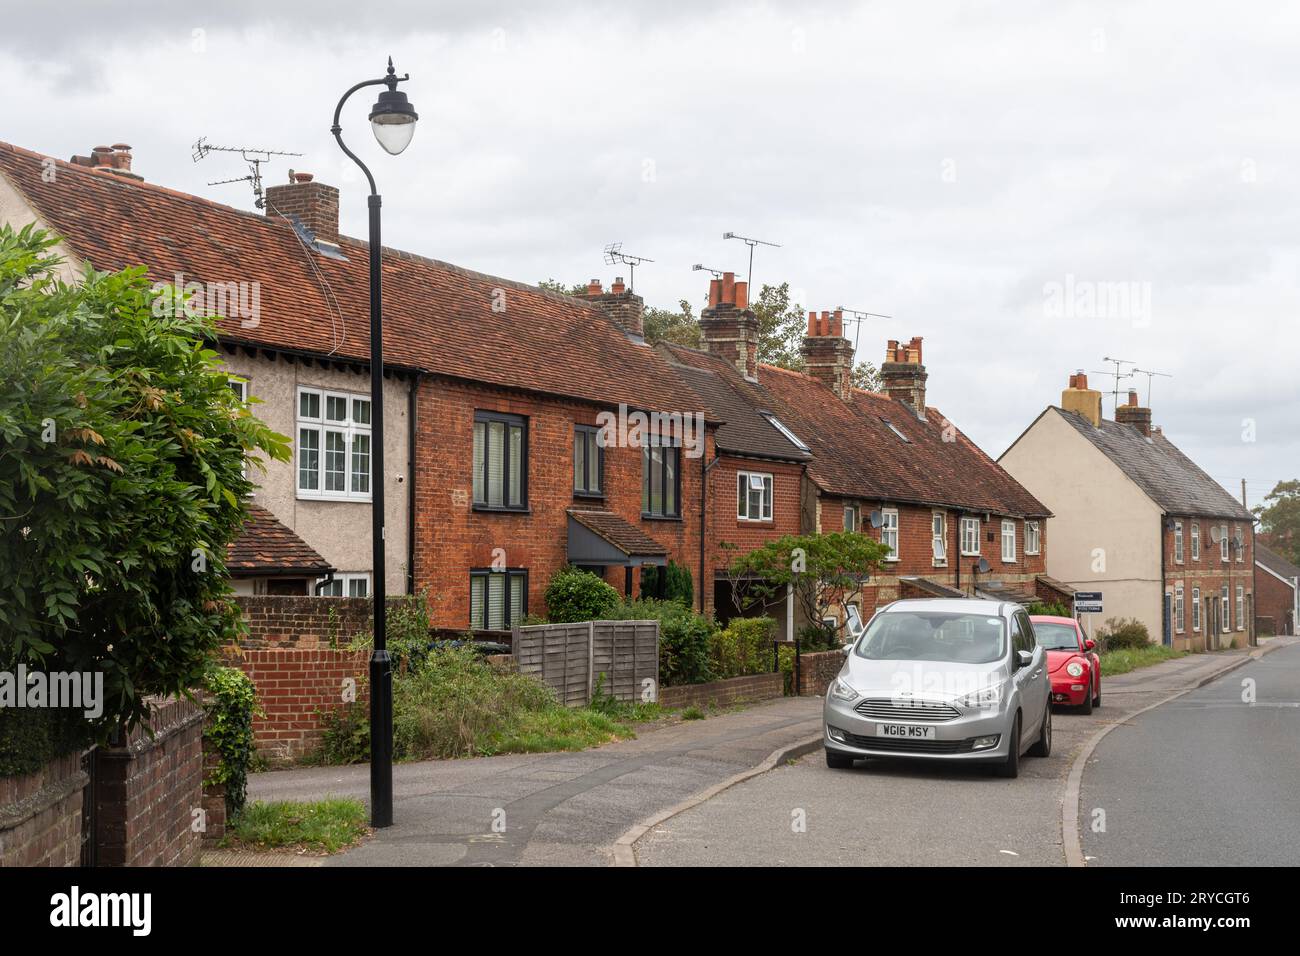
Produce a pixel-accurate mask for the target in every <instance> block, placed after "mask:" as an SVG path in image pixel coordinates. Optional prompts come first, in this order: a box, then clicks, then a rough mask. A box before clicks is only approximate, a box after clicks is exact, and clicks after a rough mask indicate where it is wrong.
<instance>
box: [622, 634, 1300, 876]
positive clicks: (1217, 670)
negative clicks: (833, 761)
mask: <svg viewBox="0 0 1300 956" xmlns="http://www.w3.org/2000/svg"><path fill="white" fill-rule="evenodd" d="M1290 643H1294V640H1293V639H1292V640H1287V639H1274V641H1273V642H1270V644H1269V646H1266V647H1263V648H1260V649H1244V650H1237V651H1222V652H1216V653H1212V654H1196V655H1190V656H1188V657H1183V658H1179V659H1177V660H1173V661H1167V662H1165V663H1162V664H1158V665H1155V666H1152V667H1148V668H1142V669H1140V670H1137V671H1133V672H1130V673H1128V674H1123V675H1118V676H1115V677H1108V678H1104V679H1103V681H1102V706H1101V707H1100V708H1099V709H1097V710H1095V711H1094V712H1093V714H1092V715H1090V716H1084V715H1083V714H1081V713H1078V712H1076V711H1072V710H1070V709H1068V708H1055V709H1054V711H1053V714H1054V717H1053V728H1052V729H1053V735H1054V738H1055V739H1054V741H1053V752H1052V755H1051V756H1050V757H1048V758H1045V759H1040V758H1032V757H1026V758H1025V759H1023V760H1022V761H1021V765H1020V777H1019V778H1018V779H1016V780H1002V779H1000V778H996V777H992V776H990V775H989V774H988V772H987V771H986V770H985V769H983V768H979V767H964V766H963V767H953V766H949V765H939V764H936V763H931V762H925V761H905V760H891V761H877V760H872V761H867V762H865V763H864V762H859V763H857V764H855V765H854V767H853V769H851V770H829V769H828V768H827V767H826V765H825V761H824V759H823V757H822V754H821V753H820V752H816V753H813V754H811V755H809V756H806V757H804V758H802V759H800V760H798V761H796V762H794V763H793V764H787V765H782V766H778V767H776V768H775V769H773V770H772V771H771V772H769V773H764V774H761V775H758V776H755V777H754V778H752V779H750V780H748V781H745V782H743V783H739V784H737V785H736V786H734V787H731V788H729V789H727V790H726V791H724V792H722V793H720V794H718V795H717V796H715V797H713V798H712V799H710V800H708V801H706V802H703V803H701V804H699V805H697V806H694V807H692V808H690V809H687V810H684V811H683V812H682V813H679V814H677V815H675V816H672V817H670V818H667V819H663V820H659V821H657V822H656V824H655V825H654V826H653V827H651V828H650V829H649V830H648V831H647V832H646V833H645V835H644V836H643V837H641V839H639V840H638V841H637V843H636V844H635V847H634V851H635V858H636V862H637V863H638V864H639V865H641V866H718V865H725V866H735V865H740V866H749V865H753V866H768V865H796V866H826V865H831V866H834V865H840V864H852V865H878V866H915V865H936V866H937V865H943V866H952V865H979V866H1000V865H1001V866H1015V865H1039V866H1061V865H1064V864H1065V863H1066V862H1067V860H1066V852H1065V841H1064V839H1063V833H1064V832H1065V831H1064V830H1063V820H1064V819H1070V820H1073V819H1074V817H1075V816H1077V813H1076V814H1074V815H1069V814H1066V813H1065V812H1064V811H1066V810H1067V809H1068V808H1069V807H1070V805H1071V800H1073V801H1074V806H1075V807H1076V809H1077V806H1078V797H1077V791H1073V792H1072V791H1070V789H1069V787H1068V781H1069V779H1070V777H1071V775H1072V774H1071V771H1072V769H1073V768H1074V766H1075V763H1076V758H1082V759H1083V760H1084V761H1087V760H1088V751H1089V748H1090V747H1091V746H1096V742H1097V740H1098V739H1099V735H1100V734H1101V733H1102V732H1103V731H1105V730H1107V729H1108V728H1111V727H1116V726H1123V725H1124V723H1125V721H1126V720H1127V719H1128V718H1129V717H1130V716H1131V715H1134V714H1136V713H1137V712H1138V711H1140V710H1143V709H1145V708H1148V707H1153V706H1157V705H1159V704H1160V703H1161V702H1162V701H1165V700H1166V699H1167V698H1169V697H1171V696H1173V695H1177V694H1181V693H1184V692H1187V691H1190V690H1194V689H1195V688H1197V687H1199V686H1201V685H1203V684H1205V683H1206V682H1209V681H1212V680H1214V679H1215V678H1216V677H1220V676H1222V675H1223V674H1226V673H1227V672H1229V671H1232V670H1235V669H1236V668H1239V667H1243V666H1254V665H1253V664H1252V662H1253V661H1255V658H1254V657H1253V656H1252V651H1253V652H1254V654H1256V655H1258V654H1261V653H1264V652H1266V651H1271V650H1274V649H1277V648H1281V647H1285V646H1287V645H1288V644H1290ZM1289 653H1290V654H1300V652H1297V651H1291V652H1289ZM1228 683H1232V685H1233V686H1234V687H1235V686H1236V684H1235V682H1228ZM1292 686H1294V685H1292ZM1292 739H1294V738H1292ZM1092 767H1093V763H1092V762H1089V763H1088V768H1089V772H1091V769H1092ZM1135 778H1136V780H1135V784H1134V786H1135V787H1137V788H1139V789H1140V788H1141V787H1142V786H1143V781H1144V780H1145V779H1146V774H1144V773H1137V774H1135ZM1173 805H1174V806H1178V805H1179V802H1175V804H1173ZM1179 812H1181V810H1180V811H1179ZM1176 815H1177V814H1175V816H1176ZM1077 841H1078V838H1077V836H1076V838H1075V842H1076V843H1077ZM1080 862H1082V859H1080Z"/></svg>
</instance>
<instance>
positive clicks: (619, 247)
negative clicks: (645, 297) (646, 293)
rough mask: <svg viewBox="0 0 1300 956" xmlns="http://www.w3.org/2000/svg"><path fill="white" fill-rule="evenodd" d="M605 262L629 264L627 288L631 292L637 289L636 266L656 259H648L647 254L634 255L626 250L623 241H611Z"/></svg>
mask: <svg viewBox="0 0 1300 956" xmlns="http://www.w3.org/2000/svg"><path fill="white" fill-rule="evenodd" d="M605 262H606V264H608V265H611V266H612V265H614V264H615V263H619V262H621V263H623V264H624V265H625V266H627V268H628V273H627V276H628V283H627V288H628V291H629V292H635V291H636V267H637V266H639V265H641V263H643V262H654V260H653V259H647V258H646V257H645V256H634V255H632V253H630V252H624V251H623V243H621V242H611V243H610V244H609V245H607V246H606V247H605Z"/></svg>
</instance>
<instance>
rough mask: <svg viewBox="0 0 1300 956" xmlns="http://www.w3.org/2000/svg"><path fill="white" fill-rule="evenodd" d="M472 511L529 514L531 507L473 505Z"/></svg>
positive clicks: (531, 510)
mask: <svg viewBox="0 0 1300 956" xmlns="http://www.w3.org/2000/svg"><path fill="white" fill-rule="evenodd" d="M471 510H472V511H478V512H482V513H484V514H503V515H529V514H532V513H533V509H532V508H504V507H494V506H492V505H473V506H472V507H471Z"/></svg>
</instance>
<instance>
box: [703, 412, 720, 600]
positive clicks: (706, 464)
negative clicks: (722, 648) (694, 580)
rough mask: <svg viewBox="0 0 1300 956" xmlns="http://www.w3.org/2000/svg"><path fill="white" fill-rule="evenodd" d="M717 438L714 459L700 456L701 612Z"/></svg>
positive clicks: (715, 438) (706, 443) (715, 446)
mask: <svg viewBox="0 0 1300 956" xmlns="http://www.w3.org/2000/svg"><path fill="white" fill-rule="evenodd" d="M717 440H718V439H717V436H716V435H715V436H714V439H713V441H714V449H715V450H714V452H713V460H712V461H708V460H707V459H708V455H707V454H704V455H701V456H700V613H701V614H703V613H704V589H705V588H706V587H708V583H707V579H706V578H705V576H704V575H705V565H706V564H707V563H708V560H707V558H706V557H705V545H704V542H705V528H706V527H707V525H708V515H709V472H710V471H712V470H713V466H714V465H716V464H717V463H718V453H717V450H716V449H717ZM704 444H705V447H706V448H707V447H708V433H707V432H706V433H705V439H704Z"/></svg>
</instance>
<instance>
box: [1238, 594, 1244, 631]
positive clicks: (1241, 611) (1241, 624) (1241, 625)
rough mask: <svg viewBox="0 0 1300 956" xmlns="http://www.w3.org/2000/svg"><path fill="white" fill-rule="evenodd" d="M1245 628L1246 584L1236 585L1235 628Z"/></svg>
mask: <svg viewBox="0 0 1300 956" xmlns="http://www.w3.org/2000/svg"><path fill="white" fill-rule="evenodd" d="M1245 629H1246V586H1245V585H1244V584H1238V585H1237V630H1239V631H1244V630H1245Z"/></svg>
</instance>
